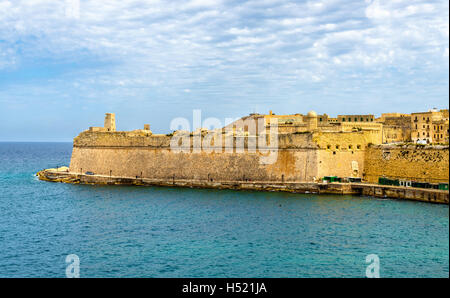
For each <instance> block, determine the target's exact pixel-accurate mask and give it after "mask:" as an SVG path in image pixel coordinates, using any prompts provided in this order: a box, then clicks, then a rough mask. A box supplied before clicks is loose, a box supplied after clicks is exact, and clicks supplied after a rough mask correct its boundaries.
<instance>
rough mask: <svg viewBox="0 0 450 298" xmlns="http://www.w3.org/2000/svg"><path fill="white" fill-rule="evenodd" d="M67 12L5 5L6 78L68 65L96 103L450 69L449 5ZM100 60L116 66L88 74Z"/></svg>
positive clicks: (86, 7)
mask: <svg viewBox="0 0 450 298" xmlns="http://www.w3.org/2000/svg"><path fill="white" fill-rule="evenodd" d="M65 10H66V7H65V1H52V0H39V1H38V0H34V1H29V0H17V1H5V0H0V71H1V70H2V69H3V70H11V69H15V68H18V67H19V68H20V66H27V63H29V61H40V60H43V61H47V60H51V61H53V60H55V61H64V62H67V61H70V62H74V63H76V64H81V65H82V66H84V68H83V67H81V68H75V69H70V70H69V71H70V72H71V73H70V75H71V78H72V80H74V81H75V83H77V84H79V85H80V86H83V85H84V86H90V85H92V88H91V89H89V92H90V94H91V95H92V94H95V93H96V90H95V86H98V85H103V86H109V85H111V86H120V87H123V88H134V89H133V90H134V91H133V92H137V91H136V90H144V88H151V89H152V90H156V89H158V92H161V93H165V92H169V93H170V92H173V91H172V89H173V90H184V91H185V92H186V90H190V91H191V93H195V92H205V93H208V92H209V93H214V94H216V93H221V94H227V95H230V94H231V95H232V94H234V93H233V91H230V90H233V88H236V89H238V90H239V91H240V92H241V90H249V91H248V92H255V93H257V92H259V91H258V89H257V87H255V86H256V85H257V84H259V85H260V86H269V85H273V86H275V87H274V89H276V87H277V86H280V88H283V86H285V85H287V84H290V86H295V85H296V84H297V85H298V84H304V83H305V82H325V81H327V80H330V81H331V80H346V79H349V80H351V79H353V77H351V76H353V75H354V74H355V73H364V74H365V76H370V77H374V78H378V77H382V75H381V74H383V73H385V72H388V71H390V69H391V68H392V67H395V68H396V69H397V71H400V72H404V73H405V74H407V73H409V71H410V70H411V69H415V71H423V72H431V73H432V72H433V71H438V72H442V71H443V70H442V67H443V66H442V65H443V63H444V62H445V61H448V36H449V29H448V1H446V0H443V1H420V0H417V1H413V2H411V1H389V0H386V1H380V0H374V1H366V2H362V1H343V0H342V1H338V0H328V1H308V2H298V1H281V0H266V1H259V0H253V1H245V2H244V1H243V2H235V3H231V2H227V1H214V0H193V1H189V2H186V1H162V0H160V1H156V0H155V1H139V0H123V1H81V2H80V17H79V19H73V18H68V17H67V16H66V14H65ZM92 60H94V61H97V60H98V61H100V62H102V63H104V65H106V66H105V67H104V68H102V66H99V67H94V68H91V67H90V66H89V65H83V63H86V64H89V62H85V61H92ZM444 71H445V70H444ZM350 74H351V75H350ZM55 80H58V78H55ZM117 82H119V83H117ZM120 82H122V84H121V83H120ZM187 86H189V88H187ZM242 86H248V88H243V87H242ZM174 87H176V88H174ZM86 88H88V87H86ZM292 88H294V87H292ZM121 90H122V89H121ZM285 90H290V89H285ZM119 91H120V90H119ZM119 91H117V92H119ZM226 92H229V93H226ZM274 92H275V91H274Z"/></svg>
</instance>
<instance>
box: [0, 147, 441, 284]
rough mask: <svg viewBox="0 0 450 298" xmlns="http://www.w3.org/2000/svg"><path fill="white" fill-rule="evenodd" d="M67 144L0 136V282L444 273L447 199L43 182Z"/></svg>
mask: <svg viewBox="0 0 450 298" xmlns="http://www.w3.org/2000/svg"><path fill="white" fill-rule="evenodd" d="M71 147H72V144H71V143H0V277H65V268H66V265H67V264H66V263H65V258H66V256H67V255H68V254H76V255H78V256H79V258H80V261H81V269H80V275H81V277H139V276H143V277H364V276H365V271H366V266H367V264H366V263H365V258H366V256H367V255H368V254H377V255H378V256H379V258H380V268H381V269H380V274H381V276H382V277H448V276H449V210H448V206H446V205H432V204H427V203H419V202H408V201H395V200H380V199H374V198H367V197H351V196H319V195H312V194H308V195H299V194H285V193H258V192H244V191H242V192H238V191H226V190H222V191H219V190H217V191H216V190H197V189H181V188H159V187H131V186H123V187H122V186H120V187H119V186H91V185H69V184H62V183H50V182H43V181H39V180H37V178H36V177H35V176H34V174H35V173H36V172H37V171H38V170H41V169H43V168H49V167H55V166H57V165H68V164H69V160H70V154H71V149H72V148H71Z"/></svg>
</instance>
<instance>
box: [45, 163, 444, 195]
mask: <svg viewBox="0 0 450 298" xmlns="http://www.w3.org/2000/svg"><path fill="white" fill-rule="evenodd" d="M37 176H38V177H39V179H41V180H44V181H51V182H63V183H73V184H98V185H139V186H169V187H188V188H211V189H231V190H254V191H280V192H291V193H313V194H342V195H360V196H367V197H377V198H392V199H400V200H413V201H421V202H429V203H439V204H449V191H448V190H438V189H424V188H415V187H406V186H392V185H378V184H372V183H338V182H333V183H322V182H279V181H208V180H194V179H170V180H167V179H153V178H141V177H118V176H107V175H97V174H94V175H88V174H81V173H71V172H69V171H67V168H64V169H62V170H61V169H49V170H42V171H40V172H38V173H37Z"/></svg>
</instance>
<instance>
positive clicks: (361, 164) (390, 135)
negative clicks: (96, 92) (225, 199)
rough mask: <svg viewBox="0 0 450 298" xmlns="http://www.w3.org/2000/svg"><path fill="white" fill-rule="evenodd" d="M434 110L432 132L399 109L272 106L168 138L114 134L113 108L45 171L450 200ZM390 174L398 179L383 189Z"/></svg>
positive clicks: (68, 176)
mask: <svg viewBox="0 0 450 298" xmlns="http://www.w3.org/2000/svg"><path fill="white" fill-rule="evenodd" d="M445 111H447V112H445ZM439 113H440V114H439ZM420 115H422V114H420ZM424 115H428V114H426V113H425V114H424ZM429 115H431V116H429V117H431V118H430V121H429V124H425V125H431V126H432V127H431V130H430V131H431V134H428V137H427V135H426V134H425V138H424V139H420V138H419V139H418V138H417V131H416V129H415V127H416V126H415V125H416V124H417V123H416V122H415V120H416V118H415V116H411V115H406V114H395V113H393V114H383V115H382V117H380V118H375V117H374V116H373V115H338V117H337V118H330V117H329V116H328V115H327V114H323V115H318V114H317V113H315V112H313V111H311V112H309V113H308V114H307V115H302V114H295V115H280V116H277V115H275V114H273V112H272V111H270V112H269V114H267V115H260V114H250V115H249V116H246V117H243V118H242V119H239V120H237V121H235V122H233V123H231V124H229V125H226V126H225V127H223V128H220V129H214V130H207V129H197V130H195V131H192V132H189V131H181V130H177V131H174V132H172V133H169V134H153V132H152V131H151V130H150V125H149V124H145V125H144V128H143V129H138V130H133V131H117V130H116V124H115V115H114V114H110V113H108V114H106V117H105V123H104V127H90V128H89V129H88V130H86V131H83V132H82V133H80V134H79V135H78V136H77V137H75V139H74V142H73V151H72V157H71V162H70V166H69V167H68V168H59V169H47V170H43V171H40V172H39V173H38V176H39V178H40V179H41V180H47V181H57V182H69V183H94V184H134V185H160V186H183V187H204V188H228V189H251V190H268V191H289V192H300V193H301V192H303V193H304V192H313V193H342V194H355V195H356V194H362V195H369V196H375V197H391V198H399V199H411V200H419V201H427V202H429V201H431V202H436V203H447V204H448V180H449V147H448V110H441V111H440V112H439V111H432V112H430V114H429ZM421 117H422V118H420V119H422V121H423V118H424V117H425V118H424V119H426V116H421ZM433 117H434V118H433ZM418 119H419V118H418ZM425 123H426V120H425ZM421 125H424V124H421ZM433 125H434V126H435V129H433ZM436 126H437V128H436ZM424 131H426V127H425V130H424ZM430 131H429V132H428V133H430ZM436 131H439V132H440V133H439V135H438V136H437V137H436V138H433V137H434V136H436V134H437V133H436ZM422 133H423V132H422V131H419V134H421V135H422ZM441 135H442V136H441ZM413 137H415V140H416V142H415V143H413V142H412V140H413ZM434 139H435V140H438V141H439V142H433V140H434ZM417 140H419V141H420V142H419V141H417ZM423 140H425V142H422V141H423ZM423 143H427V144H423ZM327 177H328V178H329V177H339V182H332V181H330V180H329V179H328V180H327ZM324 178H325V179H324ZM384 178H386V179H393V180H394V181H397V182H398V183H396V184H394V185H380V184H379V183H378V182H379V181H381V180H380V179H384ZM330 182H331V183H330ZM412 182H417V183H426V185H428V188H418V187H412V185H411V183H412ZM400 183H401V185H400ZM445 185H446V186H445ZM434 186H436V187H434ZM441 186H442V187H441Z"/></svg>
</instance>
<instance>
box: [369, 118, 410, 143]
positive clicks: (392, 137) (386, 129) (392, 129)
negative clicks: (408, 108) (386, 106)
mask: <svg viewBox="0 0 450 298" xmlns="http://www.w3.org/2000/svg"><path fill="white" fill-rule="evenodd" d="M375 121H376V122H378V123H381V124H382V125H383V141H382V142H383V144H390V143H401V142H410V141H411V115H410V114H400V113H384V114H381V117H380V118H377V119H375Z"/></svg>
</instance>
